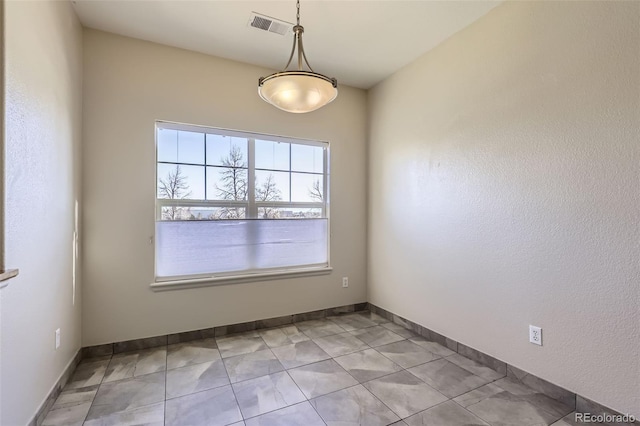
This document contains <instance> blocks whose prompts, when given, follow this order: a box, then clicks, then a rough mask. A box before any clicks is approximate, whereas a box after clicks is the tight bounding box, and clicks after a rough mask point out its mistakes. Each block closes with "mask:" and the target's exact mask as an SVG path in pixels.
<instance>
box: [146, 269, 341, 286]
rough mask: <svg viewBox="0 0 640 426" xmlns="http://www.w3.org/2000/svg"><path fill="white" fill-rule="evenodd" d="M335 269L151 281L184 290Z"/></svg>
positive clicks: (321, 272) (324, 273)
mask: <svg viewBox="0 0 640 426" xmlns="http://www.w3.org/2000/svg"><path fill="white" fill-rule="evenodd" d="M331 271H333V268H331V267H322V268H309V269H298V270H286V271H276V272H262V273H255V274H244V275H232V276H222V277H206V278H196V279H184V280H175V281H161V282H155V283H151V284H150V287H151V290H153V291H169V290H182V289H186V288H199V287H211V286H217V285H225V284H238V283H247V282H256V281H267V280H277V279H283V278H297V277H311V276H315V275H326V274H330V273H331Z"/></svg>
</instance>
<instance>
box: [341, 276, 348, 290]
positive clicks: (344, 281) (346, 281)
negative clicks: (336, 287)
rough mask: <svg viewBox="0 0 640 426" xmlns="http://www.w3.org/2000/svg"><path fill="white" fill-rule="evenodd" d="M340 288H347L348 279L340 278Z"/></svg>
mask: <svg viewBox="0 0 640 426" xmlns="http://www.w3.org/2000/svg"><path fill="white" fill-rule="evenodd" d="M342 287H344V288H347V287H349V277H342Z"/></svg>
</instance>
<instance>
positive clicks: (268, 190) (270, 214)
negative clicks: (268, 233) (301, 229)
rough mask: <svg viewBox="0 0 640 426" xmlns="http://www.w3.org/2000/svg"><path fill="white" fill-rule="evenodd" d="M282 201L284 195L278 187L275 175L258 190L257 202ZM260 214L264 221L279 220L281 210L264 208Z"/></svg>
mask: <svg viewBox="0 0 640 426" xmlns="http://www.w3.org/2000/svg"><path fill="white" fill-rule="evenodd" d="M280 200H282V193H281V192H280V190H279V189H278V187H277V186H276V183H275V181H274V180H273V175H272V174H270V175H269V176H268V177H267V179H266V180H265V181H264V182H262V185H260V186H259V187H257V188H256V201H280ZM259 213H260V216H261V217H262V218H263V219H278V218H279V217H280V209H278V208H273V207H262V208H260V211H259Z"/></svg>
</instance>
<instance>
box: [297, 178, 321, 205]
mask: <svg viewBox="0 0 640 426" xmlns="http://www.w3.org/2000/svg"><path fill="white" fill-rule="evenodd" d="M322 183H323V177H322V175H312V174H307V173H291V201H293V202H314V203H318V202H322V201H323V197H324V190H323V185H322Z"/></svg>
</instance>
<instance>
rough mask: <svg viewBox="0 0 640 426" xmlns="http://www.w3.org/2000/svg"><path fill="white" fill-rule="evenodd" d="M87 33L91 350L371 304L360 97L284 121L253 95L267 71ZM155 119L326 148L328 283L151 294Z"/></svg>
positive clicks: (87, 327)
mask: <svg viewBox="0 0 640 426" xmlns="http://www.w3.org/2000/svg"><path fill="white" fill-rule="evenodd" d="M84 35H85V37H84V40H85V41H84V43H85V56H84V57H85V62H84V65H85V68H84V72H85V84H84V149H83V165H84V173H83V183H84V188H83V191H84V192H83V195H84V206H85V216H84V218H85V225H86V233H85V239H84V243H85V244H84V247H85V251H84V252H83V256H84V258H83V259H84V270H83V274H84V295H85V298H84V308H83V345H84V346H87V345H94V344H99V343H107V342H113V341H119V340H126V339H133V338H140V337H147V336H154V335H161V334H167V333H173V332H180V331H187V330H193V329H200V328H206V327H212V326H217V325H223V324H229V323H237V322H243V321H250V320H255V319H260V318H269V317H274V316H280V315H286V314H292V313H297V312H305V311H310V310H315V309H321V308H327V307H332V306H338V305H345V304H349V303H355V302H363V301H365V300H366V290H365V284H366V282H365V273H366V266H365V258H366V248H365V232H366V223H365V218H366V213H365V209H366V184H365V177H366V173H365V162H366V156H365V152H366V151H365V131H366V123H365V120H366V94H365V92H364V91H362V90H357V89H352V88H349V87H346V86H341V87H340V95H339V97H338V99H337V100H336V101H335V102H333V103H332V104H331V105H329V106H327V107H326V108H323V109H321V110H318V111H316V112H313V113H310V114H304V115H298V114H288V113H285V112H282V111H280V110H277V109H276V108H274V107H272V106H270V105H268V104H266V103H265V102H263V101H262V100H260V98H259V97H258V94H257V81H258V80H257V79H258V77H260V76H264V75H266V74H269V73H270V72H271V71H269V70H266V69H261V68H258V67H254V66H249V65H245V64H241V63H238V62H232V61H228V60H224V59H220V58H215V57H211V56H206V55H202V54H198V53H194V52H189V51H185V50H180V49H176V48H171V47H167V46H161V45H158V44H153V43H148V42H143V41H140V40H135V39H130V38H125V37H120V36H115V35H111V34H108V33H103V32H98V31H94V30H85V33H84ZM157 119H160V120H169V121H178V122H183V123H192V124H201V125H208V126H213V127H222V128H230V129H237V130H245V131H253V132H263V133H269V134H278V135H283V136H293V137H301V138H307V139H319V140H326V141H329V142H330V143H331V165H330V167H331V182H332V185H331V217H332V218H331V259H332V266H333V268H334V271H333V273H331V274H330V275H323V276H315V277H306V278H292V279H284V280H274V281H263V282H254V283H246V284H231V285H223V286H216V287H207V288H198V289H184V290H177V291H168V292H153V291H152V290H151V289H150V288H149V284H151V283H152V282H153V279H154V263H153V262H154V250H153V245H150V244H149V237H150V236H152V235H153V234H154V220H155V210H154V203H155V139H154V138H155V136H154V122H155V120H157ZM343 276H349V278H350V280H349V284H350V285H349V288H347V289H343V288H342V285H341V277H343Z"/></svg>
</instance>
